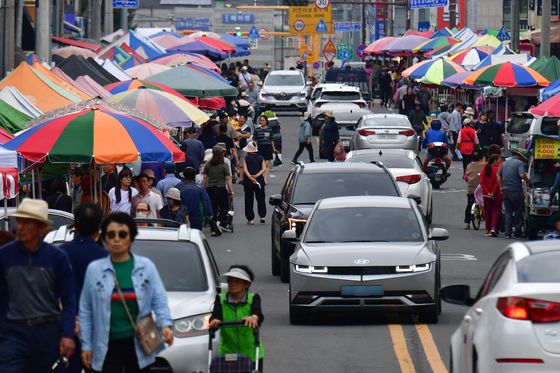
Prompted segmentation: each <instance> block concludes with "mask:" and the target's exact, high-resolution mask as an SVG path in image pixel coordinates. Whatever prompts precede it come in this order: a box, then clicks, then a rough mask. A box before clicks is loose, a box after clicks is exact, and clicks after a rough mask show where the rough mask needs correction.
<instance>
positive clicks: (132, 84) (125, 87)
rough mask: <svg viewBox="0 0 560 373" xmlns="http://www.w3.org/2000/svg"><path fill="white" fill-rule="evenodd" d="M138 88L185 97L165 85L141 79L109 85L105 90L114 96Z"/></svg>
mask: <svg viewBox="0 0 560 373" xmlns="http://www.w3.org/2000/svg"><path fill="white" fill-rule="evenodd" d="M138 88H149V89H155V90H159V91H164V92H167V93H171V94H172V95H175V96H177V97H179V98H183V95H182V94H181V93H179V92H177V91H176V90H174V89H172V88H170V87H168V86H166V85H165V84H160V83H156V82H152V81H151V80H150V81H148V80H140V79H136V78H133V79H130V80H125V81H124V82H118V83H113V84H109V85H108V86H106V87H105V89H106V90H108V91H109V92H110V93H111V94H112V95H116V94H119V93H121V92H125V91H130V90H134V89H138Z"/></svg>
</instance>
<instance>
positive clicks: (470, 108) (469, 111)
mask: <svg viewBox="0 0 560 373" xmlns="http://www.w3.org/2000/svg"><path fill="white" fill-rule="evenodd" d="M464 114H465V115H472V116H473V117H474V116H475V115H476V114H475V113H474V110H473V108H472V107H470V106H469V107H468V108H466V109H465V111H464Z"/></svg>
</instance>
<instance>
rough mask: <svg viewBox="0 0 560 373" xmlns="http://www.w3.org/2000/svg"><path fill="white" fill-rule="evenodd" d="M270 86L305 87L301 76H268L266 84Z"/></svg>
mask: <svg viewBox="0 0 560 373" xmlns="http://www.w3.org/2000/svg"><path fill="white" fill-rule="evenodd" d="M264 84H265V85H268V86H282V85H299V86H303V85H305V83H304V82H303V78H302V77H301V76H300V75H277V74H274V75H268V77H267V78H266V82H265V83H264Z"/></svg>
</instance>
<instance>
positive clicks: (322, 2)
mask: <svg viewBox="0 0 560 373" xmlns="http://www.w3.org/2000/svg"><path fill="white" fill-rule="evenodd" d="M329 5H331V0H315V6H316V7H317V8H319V9H327V8H328V7H329Z"/></svg>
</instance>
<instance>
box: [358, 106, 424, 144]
mask: <svg viewBox="0 0 560 373" xmlns="http://www.w3.org/2000/svg"><path fill="white" fill-rule="evenodd" d="M418 141H419V139H418V135H417V134H416V131H414V129H413V128H412V124H410V121H409V120H408V117H406V116H405V115H400V114H368V115H364V116H363V117H362V118H361V119H360V121H359V122H358V127H357V128H356V132H354V135H353V136H352V139H351V141H350V150H359V149H408V150H414V151H417V150H418Z"/></svg>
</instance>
